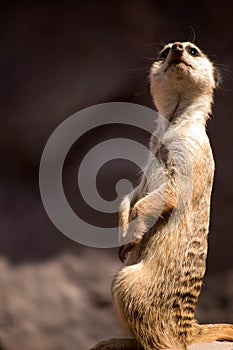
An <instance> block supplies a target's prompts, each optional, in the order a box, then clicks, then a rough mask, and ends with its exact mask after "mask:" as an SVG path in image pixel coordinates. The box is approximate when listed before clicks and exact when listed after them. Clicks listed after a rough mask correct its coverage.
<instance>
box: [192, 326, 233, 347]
mask: <svg viewBox="0 0 233 350" xmlns="http://www.w3.org/2000/svg"><path fill="white" fill-rule="evenodd" d="M216 340H217V341H232V342H233V325H231V324H206V325H205V324H204V325H197V328H196V330H195V333H194V337H193V340H192V344H193V343H208V342H212V341H216Z"/></svg>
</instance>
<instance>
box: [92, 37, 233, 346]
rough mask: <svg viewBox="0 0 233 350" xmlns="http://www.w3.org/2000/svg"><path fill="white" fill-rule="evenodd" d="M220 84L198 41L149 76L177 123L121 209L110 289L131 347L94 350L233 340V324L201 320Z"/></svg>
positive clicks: (169, 50)
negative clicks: (212, 132) (210, 130)
mask: <svg viewBox="0 0 233 350" xmlns="http://www.w3.org/2000/svg"><path fill="white" fill-rule="evenodd" d="M217 75H218V74H217V72H216V69H215V67H214V65H213V64H212V63H211V62H210V60H209V59H208V57H207V56H206V55H205V54H204V53H203V52H202V51H201V50H200V49H199V48H198V47H197V46H196V45H194V44H193V43H190V42H174V43H170V44H168V45H166V46H165V47H164V48H163V50H162V51H161V52H160V55H159V57H158V60H156V61H155V62H154V64H153V65H152V67H151V72H150V91H151V95H152V98H153V101H154V104H155V106H156V107H157V109H158V112H159V114H160V115H162V116H163V118H165V119H166V120H167V121H168V122H169V123H168V127H167V129H166V130H165V132H164V135H163V138H162V140H157V139H156V137H154V136H152V137H151V142H150V151H151V152H152V153H153V155H154V157H151V156H150V157H149V160H148V164H147V166H146V168H145V171H144V173H143V176H142V179H141V182H140V184H139V185H138V187H136V188H135V190H134V192H133V195H130V196H126V197H125V198H124V199H123V201H122V203H121V206H120V211H119V223H120V230H119V235H120V241H121V242H122V243H123V245H122V246H121V247H120V249H119V257H120V259H121V260H122V261H125V265H124V267H123V268H122V269H121V270H120V271H118V272H117V273H116V275H115V277H114V279H113V283H112V297H113V302H114V305H115V307H116V310H117V313H118V315H119V318H120V320H121V322H122V324H123V325H124V326H125V327H126V329H127V330H128V331H129V333H130V335H131V337H132V338H129V339H110V340H108V341H104V342H101V343H99V344H97V345H96V346H95V347H94V348H93V349H95V350H101V349H102V350H157V349H158V350H159V349H176V350H185V349H187V346H189V345H190V344H193V343H201V342H212V341H214V340H219V341H233V325H230V324H229V325H228V324H209V325H200V324H198V323H197V321H196V320H195V317H194V310H195V306H196V303H197V299H198V296H199V293H200V291H201V286H202V280H203V277H204V274H205V269H206V255H207V236H208V230H209V216H210V198H211V191H212V184H213V177H214V159H213V155H212V150H211V146H210V143H209V139H208V136H207V134H206V122H207V119H208V117H209V115H210V113H211V106H212V102H213V91H214V89H215V88H216V86H217V84H218V77H217ZM156 160H157V161H156ZM161 175H163V176H161ZM148 189H150V190H148ZM151 218H156V220H155V221H154V223H153V224H152V225H151ZM134 220H135V222H136V224H135V225H133V226H130V223H133V221H134ZM124 242H126V243H125V244H124Z"/></svg>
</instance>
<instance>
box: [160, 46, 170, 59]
mask: <svg viewBox="0 0 233 350" xmlns="http://www.w3.org/2000/svg"><path fill="white" fill-rule="evenodd" d="M169 51H170V47H167V48H166V49H165V50H163V51H162V52H161V54H160V56H159V60H165V59H166V58H167V56H168V54H169Z"/></svg>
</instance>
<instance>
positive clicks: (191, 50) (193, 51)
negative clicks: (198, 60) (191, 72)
mask: <svg viewBox="0 0 233 350" xmlns="http://www.w3.org/2000/svg"><path fill="white" fill-rule="evenodd" d="M186 50H187V52H188V53H189V54H190V55H191V56H194V57H197V56H200V52H199V51H198V50H197V49H196V48H195V47H194V46H187V47H186Z"/></svg>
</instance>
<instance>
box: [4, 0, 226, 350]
mask: <svg viewBox="0 0 233 350" xmlns="http://www.w3.org/2000/svg"><path fill="white" fill-rule="evenodd" d="M0 8H1V15H0V17H1V18H0V45H1V49H0V52H1V54H0V69H1V79H0V88H1V128H0V157H1V173H0V195H1V197H0V198H1V201H0V208H1V209H0V210H1V212H0V222H1V233H0V349H1V350H2V349H4V350H14V349H19V348H21V349H24V350H26V349H28V350H37V349H38V350H41V349H48V350H50V349H51V350H52V349H56V350H58V349H61V350H63V349H67V350H71V349H79V350H84V349H87V348H88V347H89V346H90V345H92V344H94V343H95V342H96V341H98V340H100V339H101V338H105V337H106V338H108V337H112V336H114V335H115V336H117V335H119V334H120V333H121V331H120V328H119V326H118V323H117V321H116V320H115V317H114V312H113V310H112V307H111V301H110V295H109V286H110V283H111V278H112V277H111V276H112V274H113V272H114V271H115V270H116V269H117V268H118V267H119V266H120V263H119V262H118V260H117V256H116V251H115V249H108V250H104V249H94V248H88V247H84V246H81V245H79V244H78V243H75V242H72V241H71V240H69V239H68V238H66V237H65V236H63V235H62V234H61V233H60V232H58V230H57V229H56V228H55V227H54V226H53V224H52V223H51V222H50V220H49V218H48V217H47V214H46V213H45V210H44V209H43V205H42V202H41V200H40V194H39V187H38V168H39V162H40V157H41V154H42V151H43V148H44V146H45V143H46V141H47V139H48V137H49V136H50V134H51V133H52V132H53V130H54V129H55V128H56V127H57V126H58V125H59V123H61V122H62V121H63V120H65V119H66V118H67V117H68V116H70V115H71V114H73V113H75V112H77V111H78V110H80V109H82V108H85V107H88V106H92V105H94V104H98V103H103V102H110V101H128V102H133V103H138V104H143V105H145V106H149V107H152V103H151V98H150V96H149V94H148V89H147V87H148V71H149V67H150V65H151V64H152V62H153V59H154V58H155V57H156V52H157V51H158V50H159V49H160V48H161V43H163V42H170V41H174V40H179V41H183V40H189V39H192V38H193V30H192V29H191V27H192V28H193V29H194V31H195V33H196V41H195V42H196V44H197V45H199V46H200V47H201V48H202V49H204V51H205V52H206V53H208V55H209V57H210V58H211V59H212V60H213V61H214V62H216V64H217V65H218V66H219V68H220V70H221V71H222V76H223V83H222V86H221V87H220V88H219V90H218V91H217V92H216V95H215V105H214V108H213V117H212V119H211V120H210V121H209V122H208V134H209V136H210V138H211V143H212V147H213V151H214V155H215V161H216V175H215V184H214V191H213V197H212V212H211V230H210V231H211V233H210V239H209V242H210V251H209V256H208V275H207V278H206V281H205V286H204V288H203V294H202V297H201V299H200V304H199V307H198V310H197V316H198V318H199V319H200V320H201V321H203V322H208V321H215V322H216V321H219V322H220V321H225V322H227V321H228V322H232V321H233V316H232V315H233V298H232V293H233V258H232V244H233V237H232V225H233V215H232V209H233V204H232V203H233V184H232V172H233V163H232V149H233V138H232V127H233V121H232V107H233V99H232V90H233V80H232V66H233V63H232V56H233V37H232V34H231V33H232V29H233V28H232V27H233V26H232V10H233V9H232V5H231V2H228V1H221V2H216V3H215V2H213V1H207V0H206V1H195V2H194V1H193V2H188V3H187V2H186V1H180V2H175V1H174V2H169V1H153V0H146V1H138V0H135V1H120V2H119V1H118V2H117V1H113V2H110V1H85V2H79V1H67V2H62V1H57V2H52V1H47V2H44V1H40V2H39V1H33V2H22V1H19V2H13V1H12V2H1V5H0ZM116 132H117V133H118V135H122V133H123V134H124V136H127V133H129V135H132V133H133V131H132V130H126V129H125V128H123V129H120V128H119V129H118V130H117V131H116V130H115V129H114V131H113V130H111V129H109V128H108V129H106V128H105V129H104V128H103V129H98V130H93V132H91V133H89V134H88V135H86V136H85V137H84V138H82V140H80V142H79V144H77V145H75V147H73V148H72V150H71V154H70V155H69V156H68V158H67V161H66V166H65V175H64V178H65V180H64V183H65V188H66V189H67V193H68V194H69V196H70V201H72V203H73V205H74V207H75V206H76V207H77V209H78V207H80V202H79V201H78V200H77V198H78V197H77V196H76V190H75V183H74V176H73V174H74V170H75V167H74V165H75V162H76V161H77V159H78V157H80V156H81V155H83V154H85V152H87V151H88V149H90V146H91V145H95V144H97V143H98V142H99V141H100V140H102V139H104V138H106V135H108V137H109V138H111V135H113V133H116ZM134 136H135V139H137V140H139V141H140V142H142V143H145V140H146V138H145V135H144V134H143V133H140V132H138V133H136V134H134ZM109 169H111V174H115V175H111V176H110V175H109V174H110V173H109V171H110V170H109ZM113 169H114V171H113ZM122 169H124V173H123V172H122ZM102 176H103V184H104V188H105V192H108V193H110V197H111V191H112V187H113V183H114V181H116V179H117V178H120V177H122V176H123V177H127V176H128V178H130V179H133V180H135V169H134V168H133V167H130V166H128V167H127V165H125V164H119V163H117V162H115V163H113V164H111V167H106V169H105V171H103V172H102ZM71 180H72V181H71ZM103 184H102V186H103ZM100 187H101V181H100ZM106 188H107V191H106ZM103 191H104V190H103ZM79 209H80V208H79ZM84 212H85V210H84ZM86 215H87V217H89V218H92V219H93V220H94V218H93V215H94V214H93V213H89V211H86ZM106 220H109V219H107V218H106Z"/></svg>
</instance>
